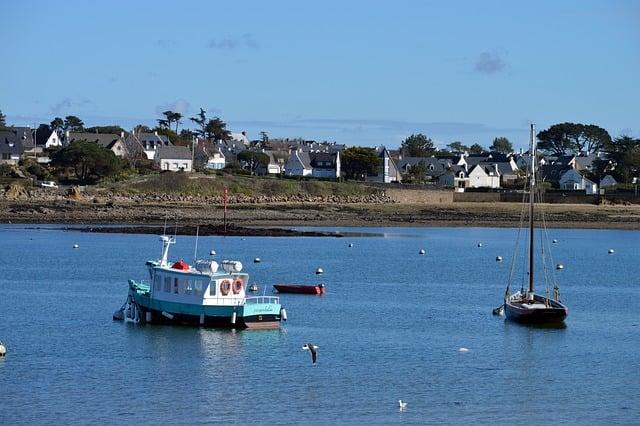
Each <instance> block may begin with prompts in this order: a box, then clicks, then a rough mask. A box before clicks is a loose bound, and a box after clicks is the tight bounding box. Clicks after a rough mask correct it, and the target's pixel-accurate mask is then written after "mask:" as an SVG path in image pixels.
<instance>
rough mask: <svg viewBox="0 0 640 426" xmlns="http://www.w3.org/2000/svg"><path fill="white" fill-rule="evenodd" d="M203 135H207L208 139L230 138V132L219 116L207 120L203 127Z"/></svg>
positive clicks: (224, 139)
mask: <svg viewBox="0 0 640 426" xmlns="http://www.w3.org/2000/svg"><path fill="white" fill-rule="evenodd" d="M205 135H206V136H208V137H207V139H208V140H211V139H213V140H215V141H217V140H223V141H226V140H229V139H231V132H230V131H229V130H227V124H226V123H225V122H224V121H222V120H221V119H220V118H219V117H213V119H211V120H209V122H208V123H207V125H206V127H205ZM206 136H205V137H206Z"/></svg>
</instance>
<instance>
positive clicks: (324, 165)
mask: <svg viewBox="0 0 640 426" xmlns="http://www.w3.org/2000/svg"><path fill="white" fill-rule="evenodd" d="M309 159H310V161H309V162H310V164H311V168H312V169H313V170H312V171H311V175H312V176H313V177H317V178H331V179H337V178H339V177H340V151H338V152H335V153H333V154H329V153H328V152H310V153H309Z"/></svg>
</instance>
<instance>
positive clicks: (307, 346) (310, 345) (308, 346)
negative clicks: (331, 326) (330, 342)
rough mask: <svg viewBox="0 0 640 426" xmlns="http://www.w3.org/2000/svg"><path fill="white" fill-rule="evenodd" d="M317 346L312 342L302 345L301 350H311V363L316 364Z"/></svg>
mask: <svg viewBox="0 0 640 426" xmlns="http://www.w3.org/2000/svg"><path fill="white" fill-rule="evenodd" d="M318 347H319V346H316V345H314V344H313V343H305V344H304V346H303V347H302V350H305V351H309V352H311V361H313V365H316V360H317V359H318Z"/></svg>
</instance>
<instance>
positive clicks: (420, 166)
mask: <svg viewBox="0 0 640 426" xmlns="http://www.w3.org/2000/svg"><path fill="white" fill-rule="evenodd" d="M426 180H427V165H426V164H425V163H424V161H420V162H418V163H417V164H414V165H413V166H411V167H410V168H409V171H408V172H407V181H408V182H412V183H423V182H425V181H426Z"/></svg>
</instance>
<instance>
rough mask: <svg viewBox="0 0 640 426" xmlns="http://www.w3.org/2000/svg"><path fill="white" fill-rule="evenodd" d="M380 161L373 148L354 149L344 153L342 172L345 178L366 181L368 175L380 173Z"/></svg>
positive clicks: (348, 149)
mask: <svg viewBox="0 0 640 426" xmlns="http://www.w3.org/2000/svg"><path fill="white" fill-rule="evenodd" d="M379 165H380V159H379V158H378V156H377V155H376V151H375V150H374V149H373V148H362V147H352V148H347V149H345V150H344V151H343V153H342V171H343V172H344V174H345V177H347V178H351V179H362V180H366V178H367V175H373V174H376V173H377V172H378V166H379Z"/></svg>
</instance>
